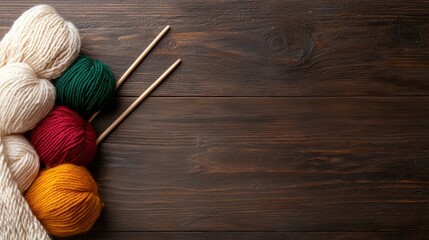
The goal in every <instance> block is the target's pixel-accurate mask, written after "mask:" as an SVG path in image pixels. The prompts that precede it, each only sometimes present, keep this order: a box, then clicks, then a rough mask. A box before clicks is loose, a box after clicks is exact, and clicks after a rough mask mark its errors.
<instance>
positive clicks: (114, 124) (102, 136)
mask: <svg viewBox="0 0 429 240" xmlns="http://www.w3.org/2000/svg"><path fill="white" fill-rule="evenodd" d="M179 63H180V59H177V61H176V62H175V63H173V65H171V66H170V67H169V68H168V69H167V70H166V71H165V72H164V73H163V74H162V75H161V76H160V77H159V78H158V79H157V80H156V81H155V82H154V83H152V85H150V87H149V88H148V89H146V91H144V93H142V95H140V97H138V98H137V100H135V101H134V102H133V103H132V104H131V105H130V106H129V107H128V108H127V110H125V111H124V112H123V113H122V114H121V115H120V116H119V117H118V118H117V119H116V120H115V121H114V122H113V123H112V124H111V125H110V126H109V127H108V128H107V129H106V130H104V132H103V133H102V134H101V135H100V136H99V137H98V138H97V145H98V144H99V143H100V142H101V141H103V139H104V138H105V137H106V136H107V135H109V133H110V132H111V131H112V130H113V129H115V127H116V126H118V124H119V123H121V122H122V120H124V119H125V118H126V117H127V116H128V114H130V112H131V111H133V110H134V109H135V108H136V107H137V106H138V105H139V104H140V103H141V102H142V101H143V100H144V99H145V98H146V97H147V96H148V95H149V94H150V93H151V92H152V91H153V90H154V89H155V88H156V87H157V86H158V85H159V84H160V83H161V82H162V80H164V79H165V78H166V77H167V76H168V75H169V74H170V73H171V72H172V71H173V70H174V69H175V68H176V67H177V65H179Z"/></svg>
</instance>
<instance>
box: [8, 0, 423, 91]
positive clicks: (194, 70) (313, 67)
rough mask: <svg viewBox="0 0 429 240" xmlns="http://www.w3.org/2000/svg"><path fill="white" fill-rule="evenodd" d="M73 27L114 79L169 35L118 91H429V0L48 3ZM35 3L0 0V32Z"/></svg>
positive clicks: (188, 0) (87, 51)
mask: <svg viewBox="0 0 429 240" xmlns="http://www.w3.org/2000/svg"><path fill="white" fill-rule="evenodd" d="M45 2H46V3H49V4H52V5H53V6H54V7H56V8H57V9H58V11H59V12H60V13H61V14H62V15H63V16H65V17H66V18H68V19H70V20H72V21H73V22H74V23H75V24H76V26H77V27H78V28H79V30H80V32H81V34H82V40H83V52H85V53H88V54H89V55H91V56H93V57H96V58H99V59H101V60H103V61H105V62H106V63H107V64H108V65H109V66H111V68H112V69H113V70H114V72H115V73H116V75H117V76H119V75H120V74H122V73H123V72H124V71H125V69H126V68H127V67H128V66H129V65H130V64H131V63H132V62H133V60H134V59H135V58H136V57H137V56H138V54H139V52H141V51H142V50H143V49H144V48H145V47H146V46H147V45H148V43H149V42H150V41H151V40H152V39H153V38H154V37H155V36H156V35H157V33H158V32H159V31H161V29H162V28H163V27H164V26H165V25H167V24H170V25H171V26H172V31H171V32H170V33H169V34H168V35H167V36H166V38H165V39H164V40H163V41H162V42H161V44H160V45H159V46H158V47H157V48H156V49H155V51H154V52H153V53H152V54H151V55H150V56H149V58H148V59H147V60H146V61H145V62H144V64H143V65H142V66H141V67H140V68H139V69H138V71H137V72H136V74H134V75H133V76H132V78H131V79H130V80H129V81H128V82H127V83H126V84H125V85H124V87H123V88H122V89H121V90H120V91H119V94H120V95H121V96H138V95H139V94H140V93H141V92H142V91H143V90H144V89H145V87H147V85H148V84H149V83H150V82H152V81H153V80H155V79H156V77H157V76H159V75H160V74H161V73H162V72H163V70H165V69H166V68H167V67H168V66H169V65H170V64H171V63H173V62H174V61H175V60H176V59H177V58H179V57H180V58H182V59H183V64H182V66H181V67H180V68H179V70H178V71H177V72H176V73H174V74H173V76H172V78H170V80H167V82H166V83H165V84H163V85H162V86H161V87H160V88H159V89H158V90H157V91H156V92H155V93H154V94H155V95H156V96H351V95H354V96H356V95H364V96H380V95H428V91H429V82H428V81H427V77H428V76H429V42H428V41H427V39H428V37H429V31H428V27H427V26H428V22H429V1H424V0H413V1H406V2H403V1H391V0H380V1H373V0H362V1H350V0H338V1H332V0H317V1H295V0H287V1H276V0H267V1H223V2H216V1H205V2H202V1H198V0H184V1H173V0H167V1H159V0H149V1H131V0H129V1H121V2H120V3H118V2H117V1H114V0H109V1H106V0H97V1H91V2H88V1H84V0H78V1H67V2H65V1H64V2H58V1H53V0H50V1H45ZM34 4H35V3H34V2H33V1H29V0H27V1H20V2H16V1H10V0H8V1H2V8H1V9H0V35H2V34H4V33H5V32H6V31H7V30H8V28H9V26H10V25H11V24H12V22H13V20H14V19H16V18H17V17H18V16H19V14H21V12H23V11H24V10H26V9H28V8H29V7H30V6H32V5H34Z"/></svg>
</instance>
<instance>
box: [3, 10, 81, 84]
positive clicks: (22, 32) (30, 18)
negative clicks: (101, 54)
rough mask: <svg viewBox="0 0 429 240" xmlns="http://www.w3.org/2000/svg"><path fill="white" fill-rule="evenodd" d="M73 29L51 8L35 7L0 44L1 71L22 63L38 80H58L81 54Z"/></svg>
mask: <svg viewBox="0 0 429 240" xmlns="http://www.w3.org/2000/svg"><path fill="white" fill-rule="evenodd" d="M80 44H81V42H80V36H79V32H78V30H77V29H76V27H75V26H74V25H73V24H72V23H71V22H68V21H65V20H64V19H63V18H62V17H61V16H60V15H58V14H57V12H56V11H55V9H54V8H52V7H50V6H48V5H38V6H35V7H32V8H30V9H29V10H27V11H26V12H24V13H23V14H22V15H21V16H20V17H19V18H18V19H17V20H16V21H15V23H14V24H13V26H12V28H11V29H10V31H9V32H8V33H7V34H6V35H5V36H4V38H3V40H2V41H1V42H0V67H1V66H4V65H6V64H8V63H14V62H25V63H27V64H28V65H30V66H31V67H32V68H33V69H34V71H35V72H36V75H37V76H38V77H39V78H44V79H48V80H51V79H55V78H58V77H59V76H60V75H61V74H62V73H63V72H64V71H65V70H66V69H67V68H68V67H69V65H70V64H71V63H72V62H73V61H74V60H75V59H76V57H77V56H78V54H79V51H80Z"/></svg>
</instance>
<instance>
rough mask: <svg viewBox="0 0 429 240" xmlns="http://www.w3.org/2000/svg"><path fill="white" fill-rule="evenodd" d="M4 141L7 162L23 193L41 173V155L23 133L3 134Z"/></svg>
mask: <svg viewBox="0 0 429 240" xmlns="http://www.w3.org/2000/svg"><path fill="white" fill-rule="evenodd" d="M2 143H3V144H4V149H5V154H6V156H7V157H6V163H7V165H8V167H9V170H10V172H11V173H12V177H13V180H15V182H16V183H17V185H18V189H19V191H20V192H21V193H22V192H24V191H25V190H27V188H28V187H30V184H31V183H32V182H33V181H34V179H35V178H36V177H37V174H38V173H39V156H38V155H37V152H36V150H34V148H33V147H32V146H31V145H30V143H29V142H28V141H27V139H26V138H25V137H24V136H22V135H21V134H14V135H8V136H3V137H2Z"/></svg>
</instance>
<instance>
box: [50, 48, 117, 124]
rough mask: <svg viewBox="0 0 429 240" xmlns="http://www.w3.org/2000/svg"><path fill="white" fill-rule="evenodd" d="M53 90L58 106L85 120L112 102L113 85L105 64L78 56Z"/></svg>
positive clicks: (114, 86) (112, 79)
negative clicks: (55, 90) (68, 109)
mask: <svg viewBox="0 0 429 240" xmlns="http://www.w3.org/2000/svg"><path fill="white" fill-rule="evenodd" d="M55 87H56V89H57V103H58V104H59V105H65V106H67V107H69V108H71V109H73V110H75V111H76V112H78V113H80V114H81V115H82V116H84V117H88V116H90V115H91V114H93V113H95V112H97V111H99V110H101V108H102V107H104V106H105V105H106V104H107V103H108V102H109V101H110V100H111V99H112V97H113V95H114V93H115V89H116V82H115V76H114V75H113V73H112V71H111V70H110V68H109V67H108V66H107V65H105V64H104V63H102V62H100V61H98V60H94V59H91V58H89V57H88V56H85V55H81V56H79V57H78V58H77V59H76V61H75V62H74V63H73V64H72V65H71V67H70V68H69V69H67V71H65V72H64V74H63V75H61V77H60V78H59V79H58V80H57V81H56V83H55Z"/></svg>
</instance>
